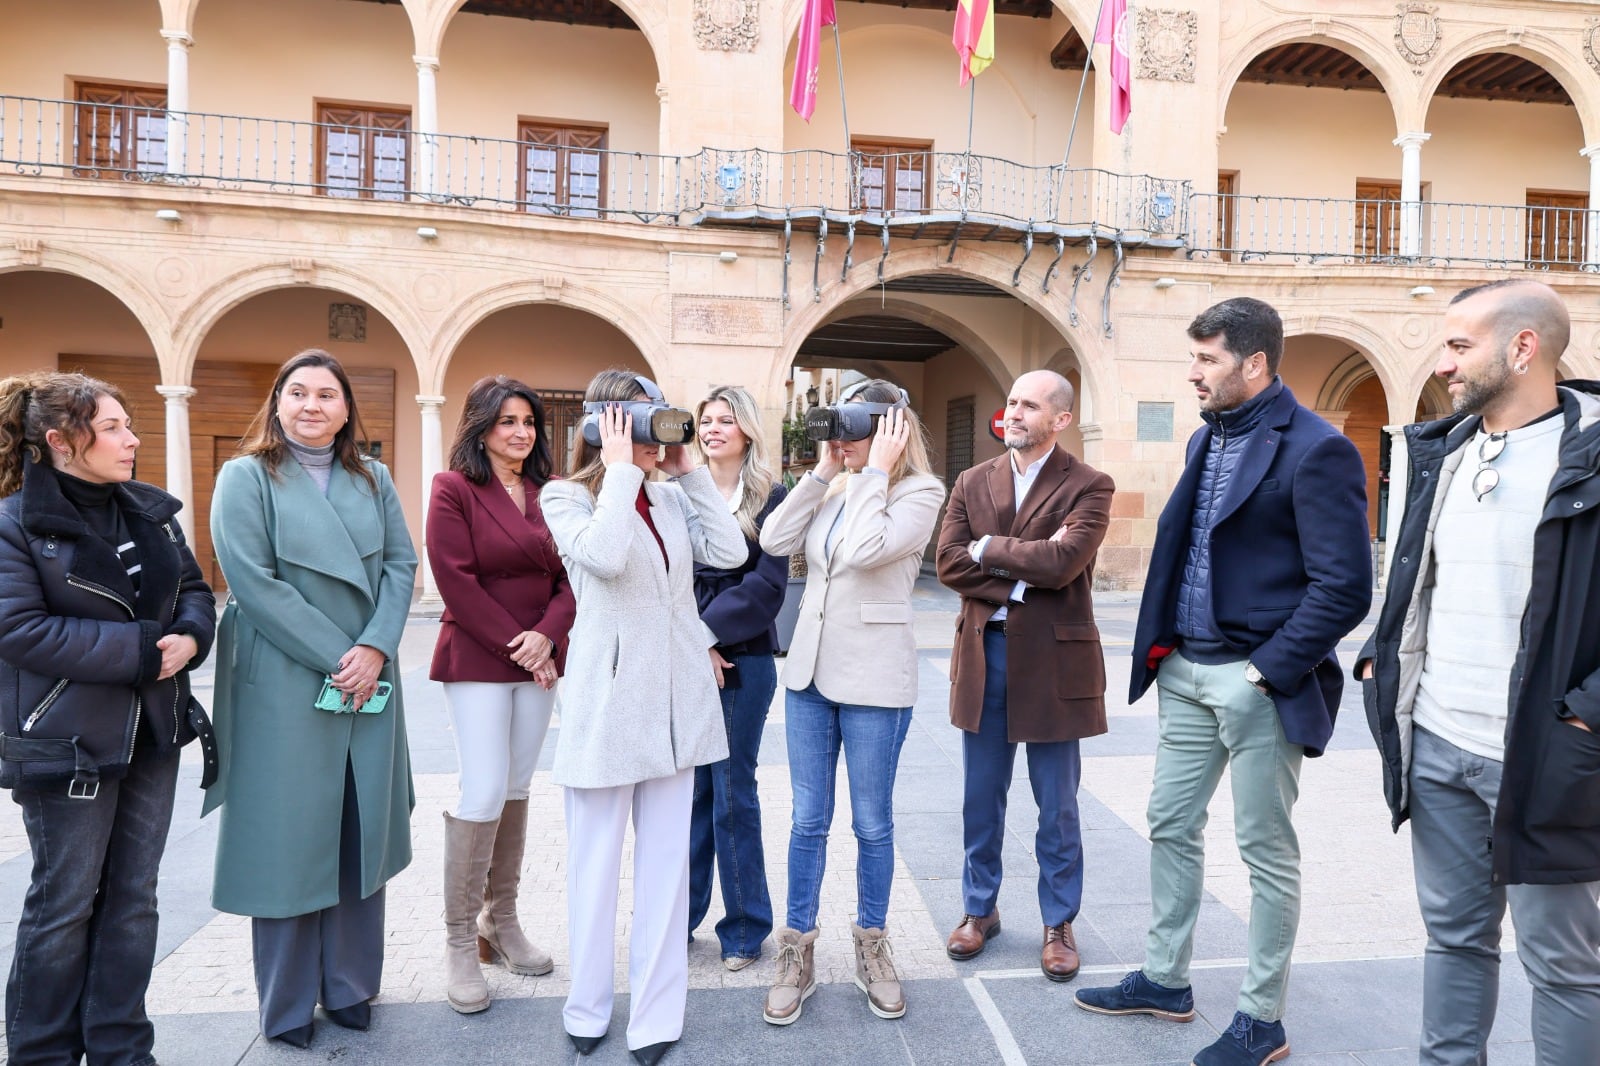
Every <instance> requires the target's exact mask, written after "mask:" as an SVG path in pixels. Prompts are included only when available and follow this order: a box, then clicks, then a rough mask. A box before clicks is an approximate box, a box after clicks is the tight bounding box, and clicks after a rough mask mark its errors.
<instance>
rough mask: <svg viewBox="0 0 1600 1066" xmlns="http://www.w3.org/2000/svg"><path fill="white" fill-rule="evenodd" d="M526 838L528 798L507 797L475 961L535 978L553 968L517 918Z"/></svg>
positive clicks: (544, 953)
mask: <svg viewBox="0 0 1600 1066" xmlns="http://www.w3.org/2000/svg"><path fill="white" fill-rule="evenodd" d="M527 840H528V801H527V800H525V799H522V800H507V801H506V803H505V806H504V807H502V808H501V810H500V828H499V830H498V831H497V832H496V833H495V837H494V854H493V856H492V857H491V859H490V860H489V878H488V884H487V885H486V886H485V888H484V892H483V910H482V911H481V912H480V913H479V914H478V961H479V962H498V963H501V964H502V965H504V966H505V968H506V969H508V970H510V971H511V972H512V973H520V974H524V975H526V976H529V977H538V976H540V975H542V974H547V973H549V972H550V971H551V970H553V969H555V963H554V962H552V961H550V954H549V952H546V951H543V950H541V949H540V948H538V947H535V946H534V945H533V944H532V943H530V942H529V940H528V938H527V937H526V936H524V935H523V933H522V926H521V924H520V923H519V922H518V921H517V886H518V884H520V883H521V881H522V853H523V849H524V847H525V846H526V845H527Z"/></svg>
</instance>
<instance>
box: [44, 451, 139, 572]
mask: <svg viewBox="0 0 1600 1066" xmlns="http://www.w3.org/2000/svg"><path fill="white" fill-rule="evenodd" d="M55 473H56V483H57V484H58V485H60V486H61V495H63V496H65V497H66V498H67V502H68V503H70V504H72V506H73V507H74V508H76V509H77V512H78V514H79V515H81V516H82V517H83V521H84V523H85V524H87V525H88V527H89V529H90V530H91V531H92V532H93V533H94V535H95V536H97V537H99V538H100V539H101V540H103V541H105V542H106V543H107V544H109V545H111V549H112V551H114V552H116V553H117V558H118V559H120V560H121V561H122V565H123V567H124V568H126V570H127V571H128V578H129V579H130V580H131V581H132V582H133V588H134V591H135V592H137V591H138V589H139V570H140V569H141V567H140V565H139V556H138V554H137V553H136V552H135V551H134V547H133V535H132V534H131V533H130V532H129V531H128V523H127V521H126V520H125V519H124V518H123V517H122V508H120V507H118V506H117V497H116V491H117V487H116V485H114V484H111V483H109V482H96V481H85V480H83V479H82V478H77V477H73V476H72V475H71V474H66V473H62V472H61V471H60V470H57V471H56V472H55Z"/></svg>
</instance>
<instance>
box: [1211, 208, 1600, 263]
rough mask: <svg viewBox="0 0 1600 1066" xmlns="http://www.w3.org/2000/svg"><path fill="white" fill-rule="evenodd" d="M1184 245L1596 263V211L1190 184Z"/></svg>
mask: <svg viewBox="0 0 1600 1066" xmlns="http://www.w3.org/2000/svg"><path fill="white" fill-rule="evenodd" d="M1189 218H1190V220H1191V223H1192V225H1193V229H1192V230H1191V231H1190V233H1189V234H1188V238H1187V241H1186V242H1185V243H1186V247H1187V249H1188V255H1189V257H1190V258H1191V259H1194V258H1209V259H1213V260H1215V259H1222V260H1225V261H1233V262H1246V263H1248V262H1272V261H1278V262H1296V263H1330V262H1332V263H1375V264H1415V265H1422V266H1434V267H1444V266H1453V265H1461V266H1491V267H1496V268H1500V269H1511V268H1522V269H1528V270H1552V271H1553V270H1562V271H1570V270H1582V271H1590V272H1592V271H1595V270H1596V269H1597V268H1600V211H1595V210H1590V209H1587V208H1581V207H1545V206H1529V205H1517V204H1465V203H1434V202H1429V201H1420V202H1416V203H1404V202H1401V201H1398V200H1318V199H1308V198H1302V197H1293V196H1245V195H1235V194H1215V193H1197V194H1195V195H1193V196H1192V197H1190V207H1189Z"/></svg>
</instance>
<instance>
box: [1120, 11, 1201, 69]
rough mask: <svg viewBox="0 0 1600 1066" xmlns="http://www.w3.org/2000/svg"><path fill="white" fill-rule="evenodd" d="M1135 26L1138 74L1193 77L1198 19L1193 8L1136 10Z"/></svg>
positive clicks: (1198, 30) (1198, 29) (1198, 28)
mask: <svg viewBox="0 0 1600 1066" xmlns="http://www.w3.org/2000/svg"><path fill="white" fill-rule="evenodd" d="M1138 16H1139V22H1138V27H1137V29H1136V34H1137V41H1138V47H1137V48H1136V49H1135V51H1136V53H1137V55H1138V56H1139V77H1141V78H1147V79H1149V80H1151V81H1184V82H1193V81H1194V52H1195V38H1196V37H1197V36H1198V35H1199V32H1200V20H1199V17H1198V16H1196V15H1195V13H1194V12H1193V11H1169V10H1167V9H1165V8H1159V7H1158V8H1144V7H1141V8H1139V10H1138Z"/></svg>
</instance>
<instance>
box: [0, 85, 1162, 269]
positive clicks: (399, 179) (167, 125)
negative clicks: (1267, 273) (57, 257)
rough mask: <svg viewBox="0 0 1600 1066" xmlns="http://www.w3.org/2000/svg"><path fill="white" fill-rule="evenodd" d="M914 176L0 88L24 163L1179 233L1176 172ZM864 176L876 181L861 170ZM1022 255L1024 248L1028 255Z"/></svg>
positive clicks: (988, 230)
mask: <svg viewBox="0 0 1600 1066" xmlns="http://www.w3.org/2000/svg"><path fill="white" fill-rule="evenodd" d="M893 164H894V166H896V167H898V168H899V169H898V171H897V172H899V173H908V172H916V173H920V174H922V175H925V182H924V185H925V187H919V188H918V189H917V190H916V194H915V196H913V197H910V198H908V197H907V195H905V190H904V189H900V188H893V189H889V190H884V189H883V188H882V187H881V182H882V175H883V173H884V172H885V169H886V160H885V159H884V158H880V157H876V156H873V155H868V154H863V153H861V152H846V153H840V152H827V151H816V150H801V151H767V150H762V149H740V150H721V149H710V148H707V149H702V150H701V151H698V152H695V153H693V154H691V155H682V156H672V155H659V154H653V153H646V152H626V151H617V150H612V149H601V148H574V147H566V146H556V145H543V144H538V143H535V142H532V141H515V140H503V139H495V138H488V137H473V136H463V135H458V134H446V133H432V134H430V133H420V132H416V131H414V130H409V129H396V128H371V127H362V126H343V125H331V124H319V123H314V122H302V121H290V120H282V119H270V118H252V117H246V116H239V115H221V114H205V113H198V112H177V111H166V110H160V109H151V108H138V107H126V106H119V105H108V104H91V103H78V102H74V101H70V100H49V99H39V98H32V97H17V96H0V166H3V167H6V168H9V169H10V170H12V171H13V172H15V173H17V174H20V175H34V176H38V175H53V176H58V177H68V178H82V179H91V180H103V181H111V180H121V181H138V182H146V183H151V184H162V185H167V186H176V187H179V188H182V187H192V188H209V189H221V190H258V191H265V192H269V193H281V194H288V195H320V196H326V197H330V198H334V199H344V200H352V201H362V200H374V201H380V202H388V203H395V202H420V203H426V204H438V205H453V206H460V207H468V208H479V209H485V210H497V211H509V212H522V213H525V214H534V215H554V216H562V217H569V218H587V219H603V220H609V221H616V222H628V223H636V224H643V225H665V226H697V225H733V226H744V227H752V226H754V227H767V228H773V229H782V230H783V231H784V232H785V234H786V235H787V234H789V233H790V232H792V231H793V230H796V229H800V230H815V231H818V233H819V234H820V235H822V236H825V235H826V233H827V228H828V226H829V225H830V224H832V225H834V226H835V227H843V228H844V229H845V230H846V231H847V232H848V233H849V235H850V239H852V240H853V239H854V236H855V233H856V231H857V229H858V228H859V229H863V230H865V231H866V232H868V233H870V234H876V235H878V236H879V237H880V238H881V240H882V243H883V244H884V246H885V248H887V245H888V241H889V237H890V235H891V234H893V235H897V236H903V237H907V238H910V239H925V240H941V241H950V242H952V243H954V242H957V241H965V240H978V241H1009V242H1018V243H1021V244H1023V245H1024V246H1025V248H1026V249H1027V250H1028V251H1031V249H1032V247H1033V242H1034V241H1035V239H1039V240H1043V241H1054V242H1055V243H1056V245H1057V250H1058V251H1059V249H1060V248H1061V247H1062V246H1064V245H1066V244H1079V243H1084V242H1089V241H1094V242H1096V243H1108V244H1115V245H1118V246H1135V245H1146V246H1153V247H1163V248H1181V247H1183V234H1184V232H1185V231H1186V229H1187V228H1188V219H1187V217H1186V212H1187V210H1188V204H1189V199H1190V197H1189V186H1188V183H1187V182H1179V181H1172V180H1167V179H1161V178H1154V177H1150V176H1148V175H1129V174H1116V173H1112V172H1109V171H1103V170H1091V169H1081V168H1068V167H1063V166H1027V165H1024V164H1020V163H1015V162H1012V161H1010V160H1005V159H998V158H993V157H989V156H983V155H970V154H966V153H954V152H931V151H930V152H917V153H897V154H896V156H895V159H894V160H893ZM875 182H877V183H878V184H876V185H875ZM1024 254H1025V255H1026V253H1024Z"/></svg>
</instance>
